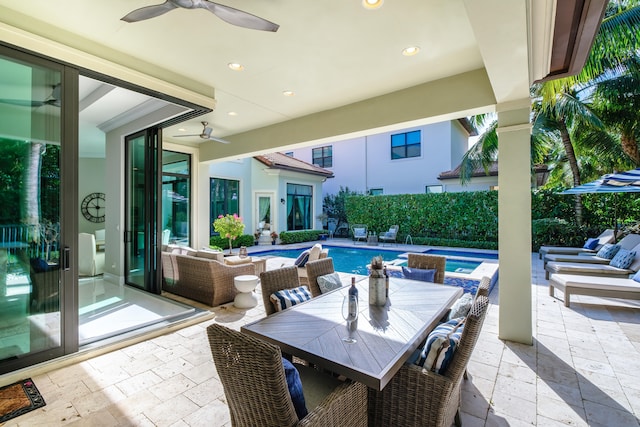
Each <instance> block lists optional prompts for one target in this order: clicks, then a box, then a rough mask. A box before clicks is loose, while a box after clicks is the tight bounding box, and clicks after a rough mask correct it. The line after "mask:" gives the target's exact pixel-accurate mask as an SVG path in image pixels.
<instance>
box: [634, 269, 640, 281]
mask: <svg viewBox="0 0 640 427" xmlns="http://www.w3.org/2000/svg"><path fill="white" fill-rule="evenodd" d="M632 279H633V280H635V281H636V282H640V271H638V272H637V273H636V274H634V275H633V277H632Z"/></svg>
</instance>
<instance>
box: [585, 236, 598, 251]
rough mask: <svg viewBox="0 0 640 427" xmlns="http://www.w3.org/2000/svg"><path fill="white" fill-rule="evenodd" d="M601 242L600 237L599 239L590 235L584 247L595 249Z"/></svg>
mask: <svg viewBox="0 0 640 427" xmlns="http://www.w3.org/2000/svg"><path fill="white" fill-rule="evenodd" d="M599 242H600V239H597V238H595V237H589V238H588V239H587V241H586V242H585V244H584V246H583V248H585V249H591V250H593V249H595V248H597V247H598V243H599Z"/></svg>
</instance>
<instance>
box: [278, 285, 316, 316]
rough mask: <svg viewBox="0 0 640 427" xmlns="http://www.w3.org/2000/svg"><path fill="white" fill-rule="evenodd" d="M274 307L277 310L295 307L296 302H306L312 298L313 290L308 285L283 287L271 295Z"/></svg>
mask: <svg viewBox="0 0 640 427" xmlns="http://www.w3.org/2000/svg"><path fill="white" fill-rule="evenodd" d="M269 299H270V300H271V303H272V304H273V308H275V310H276V311H282V310H284V309H285V308H289V307H293V306H294V305H296V304H300V303H301V302H305V301H308V300H310V299H311V292H309V288H307V287H306V286H299V287H297V288H293V289H283V290H281V291H277V292H274V293H272V294H271V295H270V296H269Z"/></svg>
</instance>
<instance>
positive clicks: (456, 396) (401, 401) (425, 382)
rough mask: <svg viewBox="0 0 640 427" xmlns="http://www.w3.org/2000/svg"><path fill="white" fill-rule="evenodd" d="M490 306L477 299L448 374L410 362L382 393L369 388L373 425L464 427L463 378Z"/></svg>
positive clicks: (370, 419)
mask: <svg viewBox="0 0 640 427" xmlns="http://www.w3.org/2000/svg"><path fill="white" fill-rule="evenodd" d="M488 306H489V299H488V298H487V297H486V296H483V295H480V296H478V298H476V300H475V302H474V304H473V306H472V307H471V311H470V312H469V314H468V315H467V319H466V321H465V324H464V329H463V331H462V336H461V337H460V342H459V343H458V346H457V347H456V350H455V353H454V355H453V357H452V359H451V363H450V364H449V366H448V367H447V370H446V371H445V372H444V374H442V375H441V374H436V373H435V372H431V371H430V370H428V369H425V368H423V367H421V366H417V365H414V364H409V363H407V364H404V365H403V366H402V367H401V368H400V370H399V371H398V373H397V374H396V375H395V376H394V377H393V379H392V380H391V381H390V382H389V383H388V384H387V385H386V386H385V388H384V389H383V390H382V391H376V390H373V389H369V425H370V426H406V427H411V426H437V427H450V426H451V424H452V423H454V422H455V424H456V426H458V427H459V426H460V413H459V409H460V394H461V390H460V388H461V382H462V377H463V374H464V372H465V370H466V367H467V364H468V362H469V359H470V358H471V353H472V352H473V348H474V347H475V345H476V342H477V340H478V335H479V334H480V330H481V328H482V323H483V322H484V318H485V315H486V313H487V308H488Z"/></svg>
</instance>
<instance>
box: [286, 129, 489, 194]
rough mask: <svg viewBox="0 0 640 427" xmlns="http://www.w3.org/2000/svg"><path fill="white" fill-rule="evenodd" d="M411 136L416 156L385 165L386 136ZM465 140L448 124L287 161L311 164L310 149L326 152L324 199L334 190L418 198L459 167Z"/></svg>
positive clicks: (346, 143) (302, 153)
mask: <svg viewBox="0 0 640 427" xmlns="http://www.w3.org/2000/svg"><path fill="white" fill-rule="evenodd" d="M414 130H420V131H421V138H422V139H421V155H420V156H418V157H412V158H407V159H396V160H391V135H393V134H397V133H403V132H411V131H414ZM468 138H469V135H468V133H467V131H466V130H465V129H464V128H463V127H462V125H460V123H459V122H458V121H457V120H454V121H447V122H441V123H435V124H430V125H425V126H417V127H411V128H407V129H403V130H402V131H394V132H384V133H380V134H376V135H369V136H365V137H360V138H354V139H347V140H343V141H339V142H336V143H333V144H323V145H316V146H312V147H305V148H300V149H296V150H292V151H291V152H292V153H293V157H295V158H297V159H300V160H304V161H305V162H309V163H312V162H313V158H312V151H313V148H317V147H322V146H326V145H331V146H332V153H333V165H332V167H327V168H326V169H328V170H331V171H332V172H333V173H334V176H335V177H334V178H331V179H328V180H327V181H326V182H325V183H324V185H323V193H324V195H329V194H337V193H338V191H339V190H340V187H348V188H349V190H352V191H357V192H361V193H366V192H367V191H369V190H371V189H382V191H383V194H407V193H414V194H415V193H424V192H425V187H426V186H427V185H442V183H441V181H439V180H438V175H439V174H440V173H441V172H443V171H447V170H450V169H453V168H455V167H456V166H457V165H458V164H459V163H460V160H461V159H462V156H463V155H464V153H465V152H466V151H467V145H468ZM482 189H484V187H482ZM464 191H469V190H464Z"/></svg>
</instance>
